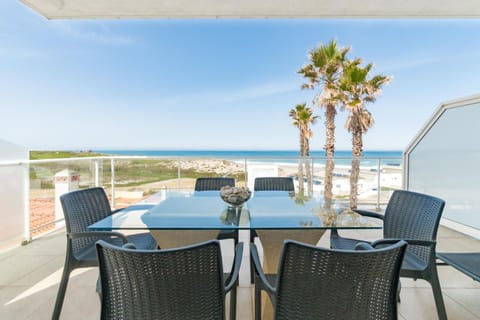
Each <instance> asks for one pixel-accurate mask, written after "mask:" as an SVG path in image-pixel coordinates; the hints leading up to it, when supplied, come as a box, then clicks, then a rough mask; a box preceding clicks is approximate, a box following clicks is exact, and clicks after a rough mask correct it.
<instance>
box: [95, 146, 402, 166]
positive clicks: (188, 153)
mask: <svg viewBox="0 0 480 320" xmlns="http://www.w3.org/2000/svg"><path fill="white" fill-rule="evenodd" d="M92 151H93V152H96V153H103V154H108V155H118V156H146V157H185V158H215V159H228V160H242V159H251V160H254V161H255V162H269V163H271V162H281V163H294V162H296V161H297V159H298V157H299V151H298V150H206V149H205V150H201V149H196V150H187V149H185V150H180V149H179V150H125V149H123V150H121V149H119V150H106V149H95V150H92ZM402 155H403V151H400V150H391V151H378V150H369V151H364V152H363V156H362V165H366V166H374V165H376V164H377V163H378V159H381V164H384V165H385V164H386V165H393V166H399V165H401V160H402ZM310 157H311V158H313V159H314V160H315V158H320V159H324V158H325V151H324V150H312V151H310ZM351 158H352V152H351V151H350V150H338V151H336V152H335V159H338V160H339V161H338V162H337V164H340V163H339V162H345V163H349V162H350V159H351Z"/></svg>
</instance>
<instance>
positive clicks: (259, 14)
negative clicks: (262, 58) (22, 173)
mask: <svg viewBox="0 0 480 320" xmlns="http://www.w3.org/2000/svg"><path fill="white" fill-rule="evenodd" d="M19 1H20V2H22V3H24V4H25V5H27V6H28V7H30V8H32V9H33V10H35V11H36V12H38V13H39V14H41V15H43V16H45V17H46V18H48V19H91V18H478V17H480V1H479V0H19Z"/></svg>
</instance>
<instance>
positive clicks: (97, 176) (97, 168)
mask: <svg viewBox="0 0 480 320" xmlns="http://www.w3.org/2000/svg"><path fill="white" fill-rule="evenodd" d="M93 163H94V164H95V187H99V186H100V166H99V160H98V159H95V160H93Z"/></svg>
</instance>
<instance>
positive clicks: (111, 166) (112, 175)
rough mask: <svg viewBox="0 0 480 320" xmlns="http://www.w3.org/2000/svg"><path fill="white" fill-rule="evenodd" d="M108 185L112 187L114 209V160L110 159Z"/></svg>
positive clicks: (113, 206) (113, 205)
mask: <svg viewBox="0 0 480 320" xmlns="http://www.w3.org/2000/svg"><path fill="white" fill-rule="evenodd" d="M110 176H111V179H110V186H111V188H112V191H111V193H112V208H114V209H115V160H114V159H113V158H112V159H110Z"/></svg>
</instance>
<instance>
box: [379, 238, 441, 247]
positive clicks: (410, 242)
mask: <svg viewBox="0 0 480 320" xmlns="http://www.w3.org/2000/svg"><path fill="white" fill-rule="evenodd" d="M401 240H403V241H405V242H406V243H407V244H408V245H411V246H424V247H434V246H435V245H436V244H437V242H436V241H434V240H420V239H402V238H389V239H380V240H376V241H374V242H372V247H374V248H375V247H376V246H377V245H383V244H394V243H397V242H398V241H401Z"/></svg>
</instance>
